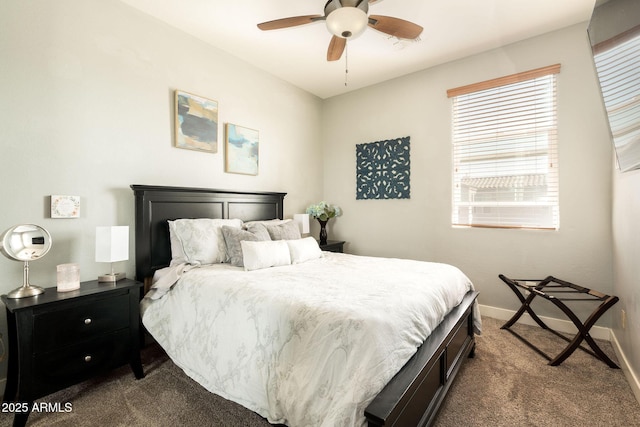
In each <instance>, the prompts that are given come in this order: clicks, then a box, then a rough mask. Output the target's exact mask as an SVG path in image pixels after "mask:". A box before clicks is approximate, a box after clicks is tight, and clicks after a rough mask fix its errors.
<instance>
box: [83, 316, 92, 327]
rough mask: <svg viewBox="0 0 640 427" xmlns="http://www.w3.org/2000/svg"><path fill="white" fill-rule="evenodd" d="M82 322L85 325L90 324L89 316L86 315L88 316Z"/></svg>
mask: <svg viewBox="0 0 640 427" xmlns="http://www.w3.org/2000/svg"><path fill="white" fill-rule="evenodd" d="M84 324H85V325H90V324H91V318H90V317H88V318H86V319H84Z"/></svg>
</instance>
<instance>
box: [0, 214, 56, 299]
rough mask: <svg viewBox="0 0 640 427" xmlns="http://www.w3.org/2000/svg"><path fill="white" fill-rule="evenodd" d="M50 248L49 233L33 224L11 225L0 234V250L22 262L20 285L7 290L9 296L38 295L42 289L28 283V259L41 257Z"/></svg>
mask: <svg viewBox="0 0 640 427" xmlns="http://www.w3.org/2000/svg"><path fill="white" fill-rule="evenodd" d="M49 249H51V235H50V234H49V232H48V231H47V230H45V229H44V228H42V227H40V226H38V225H35V224H20V225H16V226H13V227H11V228H9V229H8V230H6V231H5V232H4V233H2V236H0V252H2V254H3V255H4V256H6V257H7V258H9V259H12V260H15V261H22V262H24V281H23V283H22V286H21V287H20V288H18V289H14V290H13V291H11V292H9V294H8V295H7V297H9V298H25V297H31V296H35V295H39V294H41V293H42V292H44V289H42V288H40V287H38V286H32V285H30V284H29V261H34V260H37V259H40V258H42V257H43V256H44V255H45V254H46V253H47V252H49Z"/></svg>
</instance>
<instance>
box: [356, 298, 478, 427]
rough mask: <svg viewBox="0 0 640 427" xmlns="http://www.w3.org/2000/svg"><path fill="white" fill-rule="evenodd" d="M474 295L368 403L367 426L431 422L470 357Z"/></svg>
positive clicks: (444, 322) (444, 321) (451, 313)
mask: <svg viewBox="0 0 640 427" xmlns="http://www.w3.org/2000/svg"><path fill="white" fill-rule="evenodd" d="M477 296H478V293H477V292H475V291H469V292H468V293H467V295H466V296H465V297H464V299H463V300H462V302H461V303H460V305H458V306H457V307H455V308H454V309H453V310H452V311H451V312H450V313H449V314H448V315H447V317H445V319H444V320H443V322H442V323H441V324H440V325H439V326H438V327H437V328H436V329H435V330H434V331H433V332H432V333H431V335H430V336H429V337H428V338H427V340H426V341H425V342H424V343H423V344H422V346H420V348H419V349H418V351H417V352H416V354H415V355H414V356H413V357H412V358H411V359H409V361H408V362H407V364H406V365H405V366H404V367H403V368H402V369H401V370H400V372H398V373H397V374H396V375H395V376H394V377H393V378H392V379H391V381H390V382H389V383H388V384H387V385H386V386H385V388H384V389H383V390H382V391H381V392H380V394H378V395H377V396H376V397H375V398H374V400H373V401H372V402H371V404H369V406H368V407H367V408H366V410H365V412H364V414H365V417H366V419H367V422H368V425H369V426H428V425H430V424H431V423H432V422H433V420H434V419H435V416H436V415H437V413H438V409H439V408H440V405H441V403H442V401H443V400H444V398H445V396H446V394H447V391H448V390H449V387H450V386H451V383H452V381H453V379H454V378H455V376H456V374H457V373H458V370H459V369H460V366H461V365H462V363H463V362H464V360H465V359H466V358H467V357H473V354H474V351H475V335H474V332H473V311H472V309H471V308H472V305H473V302H474V301H475V299H476V298H477Z"/></svg>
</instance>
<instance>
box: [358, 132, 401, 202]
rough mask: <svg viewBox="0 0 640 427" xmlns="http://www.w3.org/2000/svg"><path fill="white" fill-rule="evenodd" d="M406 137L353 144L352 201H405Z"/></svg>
mask: <svg viewBox="0 0 640 427" xmlns="http://www.w3.org/2000/svg"><path fill="white" fill-rule="evenodd" d="M410 151H411V150H410V137H408V136H405V137H404V138H397V139H389V140H386V141H378V142H370V143H368V144H356V200H361V199H409V198H410V194H411V183H410V178H411V161H410V155H409V154H410Z"/></svg>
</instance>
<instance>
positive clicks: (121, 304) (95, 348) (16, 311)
mask: <svg viewBox="0 0 640 427" xmlns="http://www.w3.org/2000/svg"><path fill="white" fill-rule="evenodd" d="M141 287H142V283H140V282H137V281H134V280H126V279H125V280H121V281H119V282H116V283H99V282H98V281H92V282H83V283H81V284H80V289H77V290H75V291H70V292H57V289H56V287H51V288H46V289H45V292H44V293H43V294H41V295H38V296H35V297H30V298H20V299H10V298H7V296H6V295H2V301H3V302H4V304H5V306H6V309H7V326H8V330H9V361H8V364H9V366H8V372H7V384H6V389H5V393H4V402H5V403H8V402H16V405H14V406H15V408H16V409H17V410H16V412H15V414H14V420H13V425H14V426H24V425H25V424H26V422H27V418H28V417H29V413H30V412H31V409H32V407H33V401H34V400H36V399H39V398H41V397H43V396H46V395H48V394H50V393H53V392H55V391H58V390H61V389H63V388H65V387H69V386H71V385H73V384H77V383H79V382H81V381H84V380H87V379H89V378H91V377H92V376H94V375H96V374H99V373H103V372H105V371H107V370H109V369H112V368H115V367H118V366H121V365H124V364H126V363H129V364H130V365H131V369H132V370H133V373H134V374H135V377H136V378H142V377H143V376H144V373H143V371H142V363H141V361H140V310H139V302H140V288H141ZM71 403H73V402H71Z"/></svg>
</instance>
